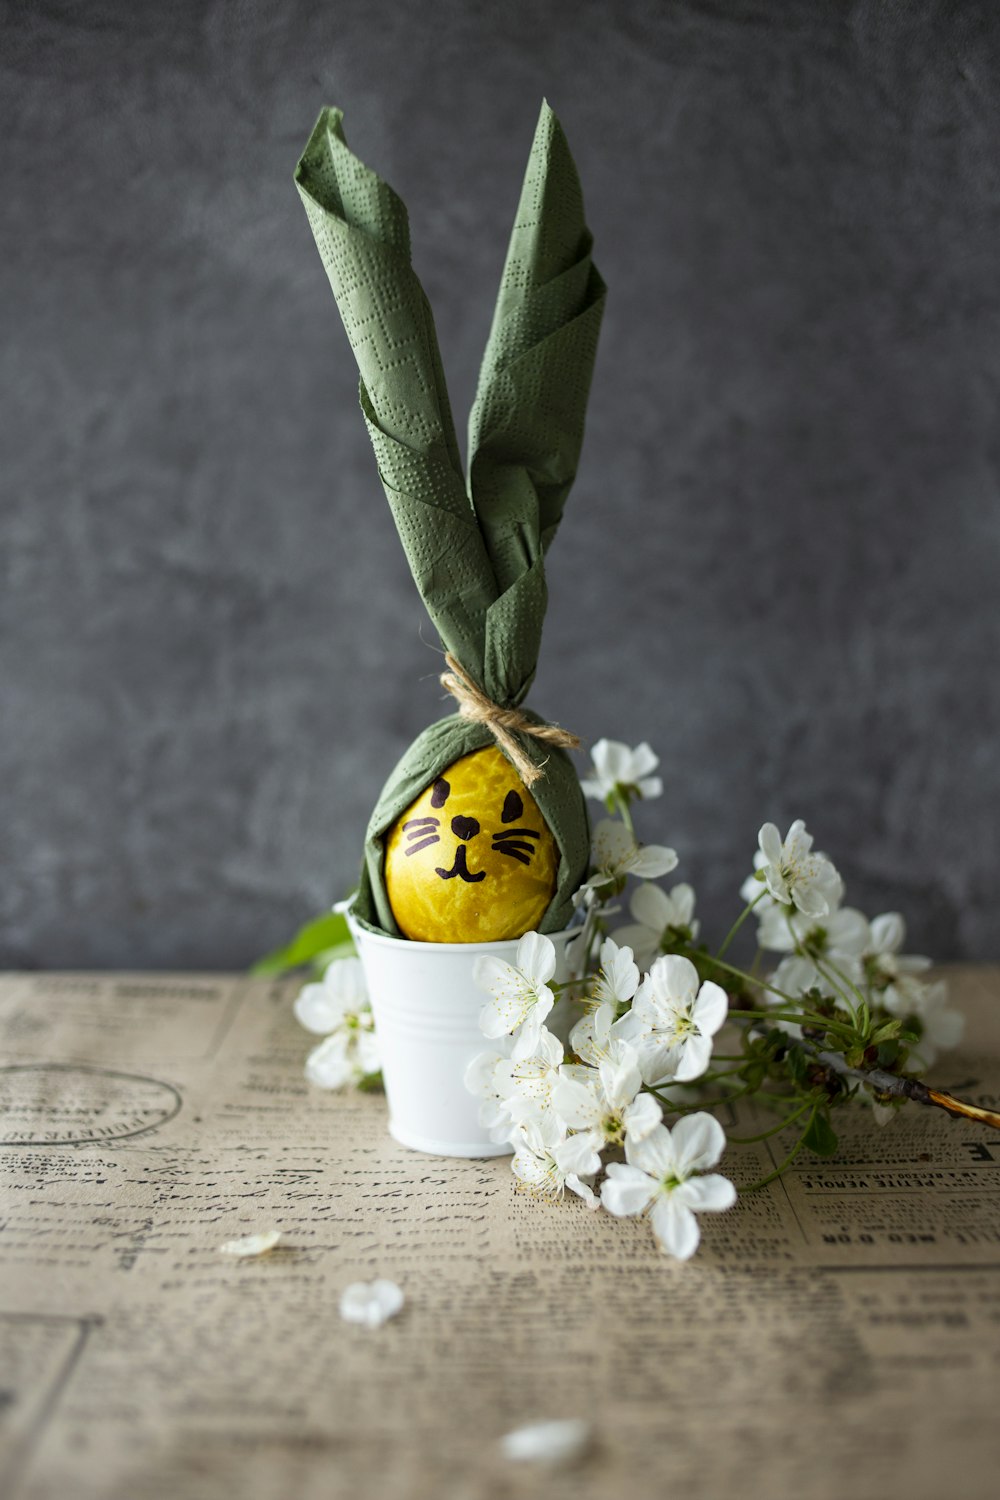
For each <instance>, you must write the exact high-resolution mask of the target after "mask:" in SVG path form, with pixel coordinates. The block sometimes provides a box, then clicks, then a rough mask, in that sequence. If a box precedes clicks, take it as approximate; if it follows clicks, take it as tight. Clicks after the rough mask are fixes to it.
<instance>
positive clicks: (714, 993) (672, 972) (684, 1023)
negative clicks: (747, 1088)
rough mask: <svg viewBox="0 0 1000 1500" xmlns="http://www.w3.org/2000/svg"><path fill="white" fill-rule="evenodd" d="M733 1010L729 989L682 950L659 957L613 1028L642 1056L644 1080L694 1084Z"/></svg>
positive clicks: (651, 1082)
mask: <svg viewBox="0 0 1000 1500" xmlns="http://www.w3.org/2000/svg"><path fill="white" fill-rule="evenodd" d="M728 1010H729V1002H728V999H727V997H726V992H725V990H723V989H722V988H721V987H720V986H719V985H717V984H713V982H712V981H711V980H710V979H709V980H706V981H705V983H704V984H703V985H702V986H701V988H700V989H699V987H698V971H697V969H696V968H695V966H694V964H693V963H692V962H691V960H690V959H688V958H682V957H681V956H680V955H679V954H676V953H667V954H664V955H663V956H662V957H661V958H658V959H657V960H656V962H655V964H654V965H653V967H652V968H651V969H650V971H649V974H648V975H647V976H646V978H645V979H644V980H643V983H642V984H641V985H640V987H639V993H638V994H637V995H636V997H635V1001H634V1003H633V1006H632V1009H631V1010H630V1011H629V1012H628V1013H627V1014H626V1015H624V1016H622V1018H621V1020H620V1021H616V1022H615V1024H614V1026H613V1027H612V1034H613V1035H614V1036H617V1037H619V1038H621V1040H622V1041H626V1042H630V1043H631V1044H632V1046H633V1047H634V1048H635V1049H636V1052H637V1053H638V1056H639V1067H640V1069H641V1071H642V1078H643V1082H644V1083H647V1084H650V1085H656V1084H659V1083H665V1082H673V1083H690V1082H692V1081H693V1080H694V1079H695V1078H700V1077H701V1075H702V1073H704V1072H705V1069H706V1068H707V1067H708V1064H709V1059H710V1058H711V1056H712V1038H713V1037H714V1036H715V1033H716V1032H717V1031H718V1030H719V1028H720V1027H721V1026H722V1025H723V1023H724V1022H725V1019H726V1015H727V1013H728Z"/></svg>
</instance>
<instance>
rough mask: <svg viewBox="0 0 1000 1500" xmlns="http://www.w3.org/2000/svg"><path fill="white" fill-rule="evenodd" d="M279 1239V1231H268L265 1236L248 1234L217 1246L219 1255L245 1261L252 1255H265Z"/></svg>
mask: <svg viewBox="0 0 1000 1500" xmlns="http://www.w3.org/2000/svg"><path fill="white" fill-rule="evenodd" d="M280 1239H281V1230H280V1229H269V1230H268V1231H267V1233H266V1234H248V1235H247V1236H246V1238H245V1239H242V1240H227V1241H226V1243H225V1244H224V1245H220V1246H219V1253H220V1255H233V1256H235V1257H236V1258H237V1259H239V1260H246V1259H248V1258H249V1257H250V1256H253V1255H266V1254H267V1252H268V1251H269V1250H273V1249H274V1247H275V1245H276V1244H277V1243H278V1241H279V1240H280Z"/></svg>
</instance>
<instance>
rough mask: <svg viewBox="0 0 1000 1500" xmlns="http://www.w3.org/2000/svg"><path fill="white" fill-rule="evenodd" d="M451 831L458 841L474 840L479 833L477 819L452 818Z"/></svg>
mask: <svg viewBox="0 0 1000 1500" xmlns="http://www.w3.org/2000/svg"><path fill="white" fill-rule="evenodd" d="M451 831H452V833H453V834H454V835H455V837H456V838H458V839H474V838H475V836H476V834H477V833H478V832H479V824H478V823H477V822H476V820H475V818H463V817H457V818H452V820H451Z"/></svg>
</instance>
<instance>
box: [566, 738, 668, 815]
mask: <svg viewBox="0 0 1000 1500" xmlns="http://www.w3.org/2000/svg"><path fill="white" fill-rule="evenodd" d="M591 759H592V760H593V762H594V764H593V767H592V769H591V774H590V775H589V776H586V777H584V778H583V779H582V780H581V782H580V785H581V787H582V788H583V794H584V796H585V797H593V798H594V799H595V800H596V801H597V802H605V803H607V802H609V801H612V800H613V799H614V798H615V797H616V795H623V796H625V797H628V796H630V795H631V796H633V797H634V796H639V797H642V798H643V799H644V800H645V801H648V800H649V798H650V797H658V796H659V795H660V793H661V792H662V791H663V782H662V781H661V780H660V778H659V776H651V775H650V772H651V771H655V770H656V768H657V766H658V765H659V764H660V758H659V756H658V755H655V754H654V753H653V751H652V750H651V749H650V747H649V745H647V744H646V742H645V741H643V743H642V744H641V745H637V746H636V748H635V749H634V750H630V749H629V747H628V745H623V744H622V742H621V741H620V740H598V741H597V744H596V745H595V746H594V748H593V750H592V752H591Z"/></svg>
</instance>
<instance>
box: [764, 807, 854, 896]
mask: <svg viewBox="0 0 1000 1500" xmlns="http://www.w3.org/2000/svg"><path fill="white" fill-rule="evenodd" d="M758 842H759V844H760V853H761V854H762V855H763V859H762V860H761V861H760V862H759V863H758V862H757V861H756V860H755V861H754V863H755V864H757V874H756V877H755V881H760V880H763V883H764V886H765V888H766V890H767V892H768V894H769V895H770V897H771V899H772V900H774V901H777V902H778V904H779V905H782V906H796V907H797V908H798V909H799V911H802V912H805V914H806V916H809V917H825V916H826V914H827V912H830V911H833V910H835V909H836V907H837V906H839V904H840V901H841V898H842V896H843V890H844V884H843V881H842V880H841V878H840V876H839V875H838V874H837V871H836V869H835V868H834V866H833V864H832V863H831V861H830V860H829V859H827V857H826V855H825V854H818V853H814V852H813V847H812V843H813V841H812V834H810V833H807V832H806V825H805V824H804V823H803V821H802V819H801V818H796V820H795V822H794V823H793V824H792V826H791V828H789V830H788V834H787V837H786V838H785V840H784V842H782V838H781V834H780V833H779V832H778V830H777V828H776V827H775V825H774V824H773V823H765V824H764V826H763V827H762V828H761V830H760V834H759V836H758Z"/></svg>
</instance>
